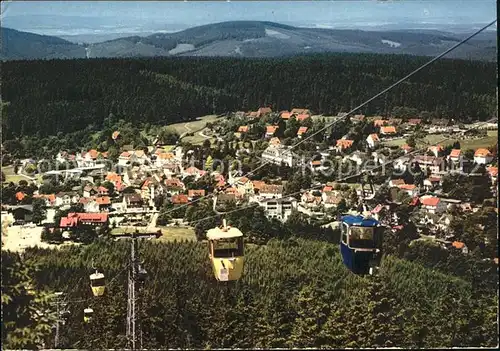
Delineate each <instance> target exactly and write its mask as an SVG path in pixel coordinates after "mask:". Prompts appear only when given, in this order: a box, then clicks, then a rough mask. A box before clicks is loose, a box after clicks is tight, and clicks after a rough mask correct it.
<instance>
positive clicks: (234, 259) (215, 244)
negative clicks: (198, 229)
mask: <svg viewBox="0 0 500 351" xmlns="http://www.w3.org/2000/svg"><path fill="white" fill-rule="evenodd" d="M207 239H208V243H209V250H210V253H209V257H210V260H211V261H212V268H213V270H214V274H215V278H216V279H217V280H218V281H230V280H238V279H239V278H240V277H241V274H242V273H243V233H242V232H241V231H240V230H239V229H237V228H232V227H231V226H226V220H223V225H222V227H218V228H213V229H210V230H209V231H208V232H207Z"/></svg>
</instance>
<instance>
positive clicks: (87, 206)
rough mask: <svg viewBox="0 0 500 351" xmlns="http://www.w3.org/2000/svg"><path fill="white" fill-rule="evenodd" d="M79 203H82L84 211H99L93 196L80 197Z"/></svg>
mask: <svg viewBox="0 0 500 351" xmlns="http://www.w3.org/2000/svg"><path fill="white" fill-rule="evenodd" d="M79 203H80V204H82V205H83V209H84V210H85V212H99V205H98V204H97V202H96V201H95V199H94V198H93V197H82V198H80V200H79Z"/></svg>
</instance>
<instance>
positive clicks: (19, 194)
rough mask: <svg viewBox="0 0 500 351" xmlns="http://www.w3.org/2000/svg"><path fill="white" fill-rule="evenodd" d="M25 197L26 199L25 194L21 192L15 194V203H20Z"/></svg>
mask: <svg viewBox="0 0 500 351" xmlns="http://www.w3.org/2000/svg"><path fill="white" fill-rule="evenodd" d="M25 197H26V194H25V193H23V192H22V191H18V192H17V193H16V199H17V201H21V200H22V199H24V198H25Z"/></svg>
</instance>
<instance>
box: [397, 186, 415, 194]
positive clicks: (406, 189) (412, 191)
mask: <svg viewBox="0 0 500 351" xmlns="http://www.w3.org/2000/svg"><path fill="white" fill-rule="evenodd" d="M398 188H399V189H400V190H401V191H404V192H405V193H407V194H408V195H409V196H411V197H415V196H417V195H418V188H417V186H416V185H415V184H400V185H398Z"/></svg>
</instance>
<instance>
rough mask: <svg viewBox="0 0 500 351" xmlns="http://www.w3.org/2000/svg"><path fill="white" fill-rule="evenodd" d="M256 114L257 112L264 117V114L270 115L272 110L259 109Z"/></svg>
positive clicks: (266, 108) (267, 108)
mask: <svg viewBox="0 0 500 351" xmlns="http://www.w3.org/2000/svg"><path fill="white" fill-rule="evenodd" d="M257 112H258V113H259V114H261V115H264V114H266V113H271V112H273V110H271V108H270V107H261V108H259V110H258V111H257Z"/></svg>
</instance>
